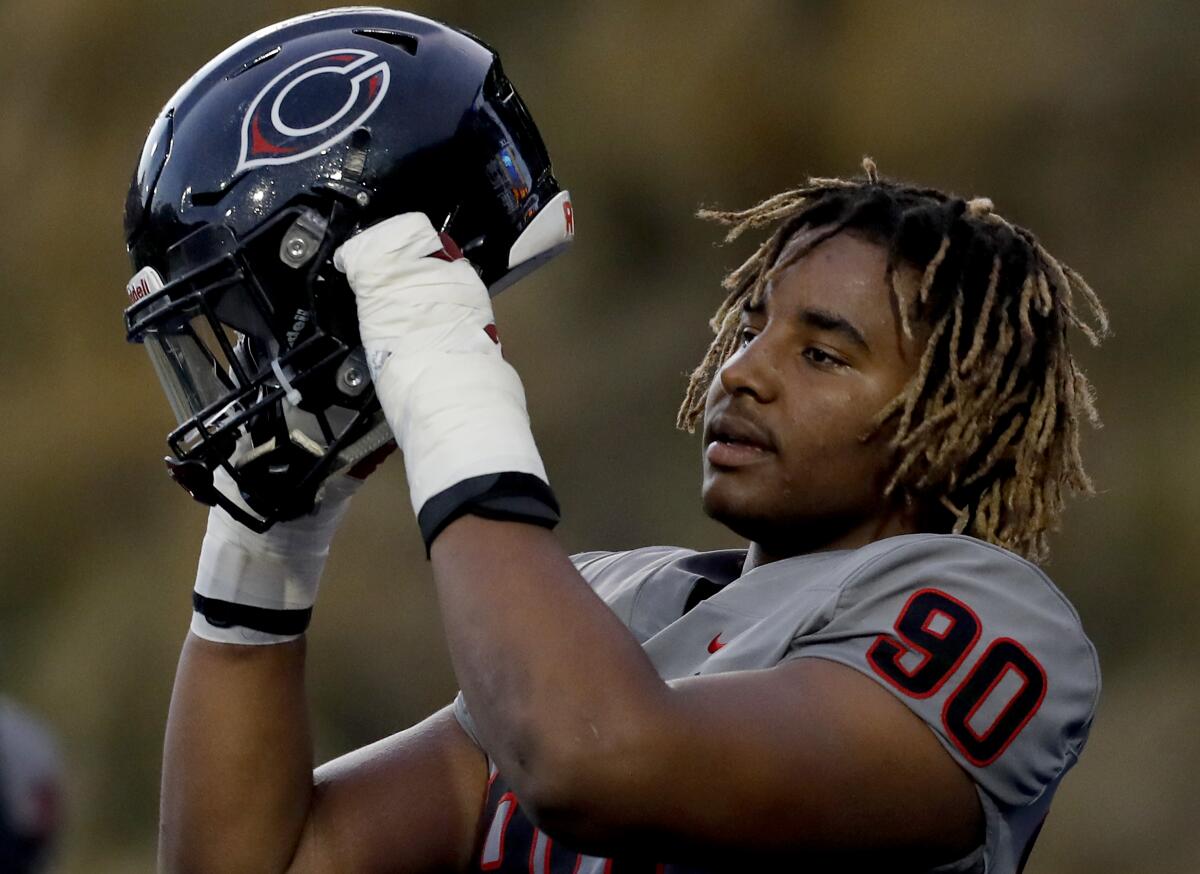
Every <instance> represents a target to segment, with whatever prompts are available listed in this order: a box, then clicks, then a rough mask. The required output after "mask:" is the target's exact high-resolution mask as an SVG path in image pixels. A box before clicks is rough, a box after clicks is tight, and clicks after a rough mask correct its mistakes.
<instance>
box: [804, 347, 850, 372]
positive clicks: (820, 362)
mask: <svg viewBox="0 0 1200 874" xmlns="http://www.w3.org/2000/svg"><path fill="white" fill-rule="evenodd" d="M801 354H803V355H804V357H805V358H807V359H808V360H809V361H811V362H812V363H813V364H814V365H816V366H817V367H824V368H829V369H832V368H838V367H845V366H846V362H845V361H843V360H842V359H840V358H837V357H835V356H833V355H830V354H829V353H828V352H826V351H825V350H824V349H820V348H818V347H816V346H809V347H807V348H806V349H805V350H804V352H803V353H801Z"/></svg>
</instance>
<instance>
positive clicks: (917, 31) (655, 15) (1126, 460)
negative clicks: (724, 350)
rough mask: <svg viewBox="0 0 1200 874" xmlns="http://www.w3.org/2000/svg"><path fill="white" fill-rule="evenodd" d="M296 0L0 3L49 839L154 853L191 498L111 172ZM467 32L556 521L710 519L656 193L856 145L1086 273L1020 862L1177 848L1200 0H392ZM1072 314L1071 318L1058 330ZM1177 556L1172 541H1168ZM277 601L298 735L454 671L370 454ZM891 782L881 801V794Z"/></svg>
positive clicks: (1185, 830) (5, 343) (784, 174)
mask: <svg viewBox="0 0 1200 874" xmlns="http://www.w3.org/2000/svg"><path fill="white" fill-rule="evenodd" d="M321 5H322V4H320V3H314V2H311V0H292V2H287V3H284V2H276V0H262V2H253V3H247V2H242V0H208V2H205V3H176V2H163V0H107V2H105V3H96V2H85V0H40V2H37V3H35V2H32V0H0V34H4V36H5V40H4V42H5V48H4V51H3V52H0V180H2V190H3V196H2V197H0V299H2V301H3V311H2V314H0V429H2V430H0V433H2V434H3V437H4V441H3V447H4V451H3V452H2V453H0V484H2V485H0V488H2V489H3V496H4V500H3V501H0V692H2V693H4V694H5V695H7V696H10V697H11V698H12V699H13V700H16V701H19V702H21V703H22V704H23V705H24V706H25V707H26V708H27V709H28V710H29V711H30V712H31V713H33V714H35V715H36V716H37V717H39V718H41V719H43V720H45V721H46V722H48V723H49V724H51V725H53V726H54V727H55V729H56V731H57V733H58V736H59V743H60V746H61V751H62V756H63V759H64V761H65V766H66V769H67V774H68V778H67V803H66V817H67V830H66V833H65V837H64V841H63V845H62V847H61V852H60V853H59V867H58V869H56V870H61V871H68V872H126V871H149V870H152V868H153V859H154V843H155V825H156V811H157V794H158V774H159V756H160V750H161V743H162V735H163V728H164V722H165V718H166V712H167V703H168V699H169V693H170V687H171V682H172V675H173V671H174V663H175V659H176V655H177V652H178V648H179V645H180V643H181V641H182V639H183V636H184V632H185V630H186V627H187V623H188V618H189V613H190V610H189V591H190V585H191V581H192V577H193V573H194V567H195V561H196V557H197V554H198V549H199V542H200V538H201V534H202V532H203V529H204V517H205V511H204V510H203V508H201V507H200V506H199V505H196V504H193V503H191V502H190V501H189V500H188V499H187V498H186V496H185V495H184V494H183V492H182V491H181V490H180V489H179V488H178V487H177V486H175V485H173V484H172V483H171V482H170V481H169V480H168V479H167V477H166V476H165V475H164V470H163V467H162V464H161V462H160V460H159V459H160V458H161V456H162V455H163V454H164V450H165V445H164V443H163V437H164V435H165V433H166V431H167V430H168V428H169V427H170V426H171V424H172V419H171V415H170V412H169V410H168V407H167V404H166V402H165V400H164V398H163V396H162V393H161V391H160V389H159V387H158V384H157V380H156V379H155V378H154V376H153V375H152V371H151V369H150V367H149V365H148V363H147V361H146V357H145V354H144V353H143V352H142V351H141V350H140V349H138V348H136V347H132V346H127V345H125V343H124V341H123V330H122V323H121V309H122V307H123V305H124V303H125V294H124V291H123V285H124V283H125V281H126V279H127V278H128V276H129V274H130V273H131V271H130V269H129V266H128V262H127V260H126V257H125V253H124V247H123V243H122V234H121V209H122V205H123V201H124V196H125V190H126V186H127V184H128V181H129V177H130V174H131V172H132V170H133V166H134V163H135V161H136V158H137V155H138V153H139V150H140V148H141V144H142V141H143V138H144V136H145V133H146V130H147V128H148V126H149V124H150V122H151V121H152V120H153V118H154V116H155V114H156V113H157V112H158V110H159V108H160V106H161V105H162V104H163V102H164V101H165V100H166V99H167V98H168V97H169V96H170V95H171V93H172V92H173V91H174V90H175V88H176V87H177V86H178V85H179V84H180V83H182V81H183V80H184V79H185V78H186V77H187V76H188V75H190V74H191V73H192V71H193V70H194V69H196V68H197V67H199V66H200V65H201V64H202V63H204V62H205V61H207V60H208V59H209V58H210V57H211V56H212V55H214V54H216V53H217V52H218V51H220V50H221V49H223V48H224V47H225V46H226V45H228V44H229V43H231V42H233V41H235V40H236V39H238V38H240V37H241V36H243V35H244V34H245V33H248V32H250V31H251V30H253V29H256V28H258V27H261V26H263V25H266V24H268V23H271V22H273V21H276V20H278V19H281V18H285V17H288V16H290V15H294V14H298V13H301V12H305V11H310V10H315V9H318V8H321ZM407 8H408V9H410V10H411V11H414V12H419V13H422V14H427V15H430V16H432V17H436V18H440V19H442V20H444V21H447V22H449V23H452V24H455V25H458V26H460V27H463V28H466V29H468V30H471V31H473V32H475V33H477V34H479V35H480V36H482V37H483V38H484V39H486V40H487V41H488V42H490V43H491V44H492V45H494V46H495V47H496V48H497V49H498V50H499V51H500V52H501V55H502V57H503V59H504V63H505V67H506V69H507V71H508V73H509V75H510V76H511V78H512V79H513V81H514V82H515V83H516V84H517V87H518V88H519V89H520V91H521V93H522V95H523V96H524V97H525V100H526V102H527V103H528V104H529V106H530V108H531V110H532V111H533V114H534V116H535V118H536V119H537V121H538V123H539V126H540V127H541V130H542V132H543V134H544V135H545V137H546V140H547V142H548V143H549V145H550V148H551V153H552V155H553V157H554V162H555V167H556V170H557V172H558V175H559V178H560V179H561V180H562V181H563V183H564V184H565V185H567V186H568V187H569V188H570V189H571V192H572V194H573V199H574V203H575V210H576V216H577V227H578V231H579V235H578V239H577V243H576V246H575V249H574V251H573V252H572V253H571V254H569V255H568V256H566V257H564V258H562V259H560V260H559V261H557V262H555V263H554V264H553V265H551V266H550V267H548V268H546V269H544V270H542V271H541V272H539V273H537V274H536V275H535V276H534V277H533V278H531V279H529V280H527V281H526V282H524V283H523V284H521V285H519V286H518V287H517V288H516V289H515V290H512V291H510V292H507V293H505V294H504V295H503V296H502V297H501V298H500V299H499V301H498V306H497V310H498V316H499V318H500V320H501V323H502V326H503V330H504V335H505V349H506V352H507V353H508V355H509V357H510V358H511V359H512V360H513V361H514V362H515V363H516V365H517V367H518V368H519V369H520V370H521V372H522V373H523V374H524V377H525V383H526V388H527V391H528V395H529V402H530V410H531V413H532V416H533V420H534V424H535V430H536V433H537V436H538V439H539V443H540V445H541V448H542V451H543V455H544V457H545V460H546V463H547V468H548V469H549V470H550V472H551V475H552V478H553V480H554V483H555V486H556V488H557V490H558V494H559V497H560V499H561V500H562V503H563V506H564V508H565V521H564V524H563V525H562V527H561V528H560V532H561V535H562V537H563V539H564V540H565V541H566V543H567V544H568V545H569V547H571V548H572V549H584V548H592V549H600V548H608V549H613V548H627V547H633V546H638V545H644V544H647V543H651V542H661V543H678V544H682V545H689V546H695V547H715V546H725V545H732V544H734V543H735V542H736V541H734V540H733V538H732V537H731V536H730V535H729V534H728V533H726V532H724V531H723V530H721V529H720V528H718V527H717V526H715V525H714V524H713V523H711V522H708V521H707V520H706V519H705V518H704V517H703V516H702V514H701V513H700V511H699V500H698V462H699V451H700V450H699V443H698V439H697V438H694V437H689V436H688V435H685V434H680V433H677V432H676V431H675V430H674V427H673V422H674V417H675V409H676V406H677V403H678V401H679V398H680V396H681V392H682V390H683V387H684V384H685V381H686V373H687V372H688V371H689V370H690V368H691V367H692V366H693V364H694V363H695V362H696V361H697V360H698V358H699V356H700V355H701V354H702V352H703V350H704V348H705V345H706V343H707V340H708V337H709V334H708V328H707V325H706V320H707V318H708V316H709V314H710V311H711V309H712V308H713V307H714V306H715V305H716V303H717V301H718V300H719V298H720V296H721V291H720V289H719V286H718V283H719V280H720V277H721V275H722V274H723V273H724V271H725V270H727V269H728V268H730V267H732V266H734V265H735V264H737V263H739V262H740V260H741V258H742V257H744V256H745V255H746V254H747V248H746V247H745V246H741V247H739V246H733V247H729V248H723V247H718V246H717V245H715V243H716V242H717V241H718V239H719V236H720V235H719V232H718V229H716V228H715V227H710V226H707V225H705V224H704V223H701V222H698V221H696V220H694V219H693V218H692V217H691V216H692V213H693V212H694V211H695V209H696V208H697V207H699V206H702V205H719V206H726V207H739V206H746V205H749V204H751V203H753V202H755V201H757V200H758V199H760V198H762V197H765V196H767V195H769V194H772V193H774V192H775V191H777V190H780V189H782V188H784V187H787V186H791V185H794V184H795V183H797V182H799V181H801V180H802V179H803V178H804V176H805V175H806V174H809V173H812V174H816V175H846V174H852V173H855V172H857V171H858V167H859V161H860V159H861V157H862V155H863V154H870V155H872V156H873V157H874V158H875V159H876V160H877V161H878V163H879V166H880V168H881V170H882V171H883V172H884V173H886V174H889V175H893V176H898V177H903V178H908V179H911V180H917V181H921V182H924V183H929V184H932V185H937V186H940V187H944V188H949V189H952V190H954V191H956V192H958V193H960V194H962V195H973V194H981V195H988V196H990V197H992V198H993V199H994V201H995V203H996V206H997V210H998V211H999V212H1000V213H1001V214H1003V215H1005V216H1007V217H1008V218H1010V219H1012V220H1014V221H1017V222H1019V223H1021V224H1024V225H1026V226H1028V227H1031V228H1033V229H1034V230H1035V231H1036V232H1037V233H1038V234H1039V236H1040V237H1041V238H1042V240H1043V241H1044V242H1045V244H1046V245H1047V247H1048V248H1049V249H1050V250H1051V251H1052V252H1054V253H1055V254H1057V255H1059V256H1060V257H1062V258H1063V259H1065V260H1066V261H1068V262H1069V263H1070V264H1071V265H1073V266H1074V267H1075V268H1077V269H1078V270H1079V271H1081V272H1082V273H1083V274H1084V275H1085V276H1086V277H1088V278H1089V279H1090V280H1091V282H1092V284H1093V285H1094V286H1095V288H1096V289H1097V290H1098V291H1099V293H1100V295H1101V297H1102V299H1103V300H1104V301H1105V302H1106V303H1107V305H1108V307H1109V309H1110V312H1111V315H1112V320H1113V324H1114V326H1115V330H1116V334H1115V336H1114V337H1113V338H1112V339H1111V340H1110V341H1109V342H1108V343H1107V344H1106V346H1105V347H1104V348H1102V349H1100V350H1098V351H1092V350H1090V349H1086V348H1081V349H1080V354H1081V357H1082V359H1083V361H1084V363H1085V365H1086V369H1087V370H1088V372H1089V374H1090V375H1091V377H1092V379H1093V381H1094V382H1095V384H1096V386H1097V389H1098V392H1099V398H1100V408H1101V411H1102V413H1103V416H1104V419H1105V422H1106V427H1105V428H1104V429H1103V430H1101V431H1098V432H1094V433H1089V434H1087V435H1086V444H1085V456H1086V458H1087V459H1088V461H1089V463H1090V467H1091V470H1092V473H1093V474H1094V476H1095V479H1096V481H1097V483H1098V485H1099V488H1100V490H1101V492H1102V494H1101V495H1100V497H1098V498H1096V499H1094V500H1091V501H1086V502H1080V503H1077V504H1075V505H1073V506H1072V507H1071V508H1070V509H1069V511H1068V514H1067V517H1066V524H1065V529H1064V531H1063V533H1062V534H1061V535H1060V536H1058V537H1057V538H1056V540H1055V552H1054V555H1053V558H1052V561H1051V563H1050V565H1049V566H1048V568H1047V570H1048V572H1049V573H1050V574H1051V576H1052V577H1053V578H1054V579H1055V580H1056V581H1057V582H1058V584H1059V585H1060V586H1061V587H1062V588H1063V589H1064V590H1065V591H1066V593H1067V594H1068V595H1069V597H1070V598H1071V599H1072V600H1073V601H1074V603H1075V604H1076V605H1077V607H1078V608H1079V611H1080V613H1081V614H1082V616H1083V620H1084V624H1085V626H1086V627H1087V629H1088V630H1089V632H1090V634H1091V636H1092V638H1093V639H1094V640H1095V642H1096V644H1097V646H1098V648H1099V651H1100V654H1101V659H1102V663H1103V668H1104V680H1105V689H1104V694H1103V697H1102V699H1101V707H1100V711H1099V715H1098V717H1097V721H1096V724H1095V728H1094V730H1093V732H1092V737H1091V742H1090V744H1089V747H1088V750H1087V754H1086V755H1085V756H1084V758H1083V760H1082V763H1081V764H1080V765H1079V766H1078V767H1077V768H1076V770H1075V771H1074V772H1073V773H1072V774H1071V775H1070V776H1069V777H1068V778H1067V780H1066V781H1065V783H1064V785H1063V788H1062V789H1061V791H1060V793H1059V797H1058V800H1057V802H1056V804H1055V806H1054V810H1053V812H1052V814H1051V817H1050V821H1049V824H1048V827H1047V828H1046V829H1045V831H1044V833H1043V836H1042V838H1041V840H1040V842H1039V845H1038V847H1037V849H1036V850H1035V852H1034V854H1033V858H1032V862H1031V864H1030V866H1029V869H1028V870H1029V871H1030V872H1033V874H1075V872H1096V871H1104V872H1142V871H1148V870H1152V871H1155V872H1158V874H1176V872H1178V874H1185V872H1187V874H1195V872H1197V871H1200V831H1198V830H1197V829H1196V828H1195V824H1196V817H1197V811H1200V792H1198V791H1197V789H1196V785H1195V783H1196V780H1195V775H1196V774H1197V773H1200V731H1197V727H1196V726H1197V719H1198V718H1200V682H1197V679H1198V678H1197V670H1196V660H1195V658H1194V652H1195V648H1194V634H1195V629H1196V628H1197V627H1198V623H1200V599H1198V598H1197V596H1196V588H1195V587H1196V582H1197V580H1196V572H1195V555H1196V553H1195V548H1196V547H1195V536H1194V534H1193V531H1194V528H1195V526H1196V525H1197V523H1200V393H1198V388H1197V386H1198V382H1200V364H1198V363H1197V356H1196V352H1195V346H1196V339H1197V331H1196V329H1195V325H1196V324H1197V323H1200V295H1198V294H1197V293H1196V292H1197V289H1196V279H1195V278H1196V276H1197V275H1198V274H1200V247H1198V246H1197V245H1196V244H1195V241H1194V234H1195V233H1196V230H1197V228H1198V227H1200V224H1198V222H1197V192H1198V191H1200V188H1198V187H1197V182H1198V177H1197V172H1196V157H1197V156H1198V155H1200V52H1198V51H1197V49H1196V46H1197V37H1198V36H1200V7H1198V6H1196V5H1195V4H1188V3H1164V2H1136V3H1135V2H1106V3H1083V2H1061V3H1053V4H1051V3H1033V2H1015V3H1004V4H982V3H964V4H950V3H922V2H918V3H903V4H900V3H884V2H875V3H867V2H863V3H818V2H798V0H793V2H782V0H774V2H767V0H761V2H760V0H747V2H738V3H736V4H735V3H729V2H715V0H706V2H689V3H683V2H662V3H653V4H651V3H633V2H606V3H594V2H592V3H584V2H572V0H555V2H548V0H546V2H521V3H507V4H499V3H488V2H482V0H476V2H471V0H461V2H441V3H436V2H423V0H410V2H409V3H408V4H407ZM1080 345H1081V346H1082V345H1084V344H1080ZM1188 556H1192V558H1188ZM321 601H322V603H321V605H320V609H318V610H317V613H316V619H315V622H314V626H313V629H312V631H311V635H310V636H311V643H310V666H311V675H310V688H311V693H312V702H313V711H314V721H315V730H316V735H317V740H318V747H319V748H318V756H319V757H320V758H321V759H324V758H328V757H330V756H333V755H336V754H338V753H341V752H343V751H345V750H348V749H350V748H352V747H355V746H358V745H360V744H363V743H365V742H367V741H370V740H373V739H375V738H377V737H379V736H382V735H384V734H387V733H391V732H393V731H395V730H398V729H400V728H403V727H405V726H407V725H409V724H411V723H412V722H414V721H415V720H417V719H419V718H421V717H423V716H425V715H426V714H427V713H429V712H431V711H432V710H434V709H435V708H437V707H439V706H440V705H442V704H443V703H444V702H446V701H447V700H448V699H449V698H450V696H451V695H452V693H453V690H454V680H453V677H452V675H451V673H450V671H449V668H448V665H447V659H446V655H445V652H444V649H443V644H442V641H441V636H440V631H439V628H438V623H437V618H436V615H435V612H434V604H433V601H432V592H431V586H430V574H429V567H428V565H427V563H426V562H425V560H424V557H423V551H422V548H421V545H420V541H419V539H418V537H417V534H416V531H415V526H414V525H413V523H412V519H411V512H410V510H409V508H408V504H407V495H406V493H405V488H404V483H403V471H402V465H401V464H399V463H396V462H393V463H391V464H389V465H387V466H385V468H384V469H383V470H382V471H381V473H380V474H379V475H377V476H376V477H375V478H374V479H373V480H372V481H371V482H370V483H369V484H368V486H367V488H366V490H365V492H364V494H363V496H362V497H360V498H359V500H358V501H357V505H356V506H355V507H354V508H353V511H352V514H351V518H350V521H349V523H348V524H346V525H345V526H344V530H343V532H342V534H341V535H340V539H339V541H338V543H336V544H335V550H334V555H333V558H332V560H331V562H330V566H329V568H328V570H327V572H326V577H325V585H324V587H323V594H322V599H321ZM915 803H917V802H915Z"/></svg>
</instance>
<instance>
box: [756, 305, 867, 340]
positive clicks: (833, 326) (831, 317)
mask: <svg viewBox="0 0 1200 874" xmlns="http://www.w3.org/2000/svg"><path fill="white" fill-rule="evenodd" d="M765 310H766V305H765V302H763V301H759V303H758V305H757V306H751V304H750V302H749V301H747V302H746V303H745V304H743V305H742V312H743V313H745V314H746V315H757V314H760V313H762V312H763V311H765ZM796 320H797V321H798V322H800V323H801V324H803V325H808V326H809V327H812V328H816V329H817V330H818V331H832V332H834V333H835V334H841V335H842V336H843V337H845V338H846V339H847V340H849V341H850V342H851V343H854V345H856V346H860V347H861V348H862V349H864V350H865V351H867V352H870V351H871V347H870V345H869V344H868V343H867V338H866V337H864V336H863V335H862V331H860V330H859V329H858V328H856V327H854V325H852V324H851V323H850V322H849V321H847V320H846V319H845V318H843V317H842V316H839V315H838V314H837V313H834V312H830V311H829V310H822V309H817V308H816V307H805V308H804V309H802V310H800V312H799V313H797V315H796Z"/></svg>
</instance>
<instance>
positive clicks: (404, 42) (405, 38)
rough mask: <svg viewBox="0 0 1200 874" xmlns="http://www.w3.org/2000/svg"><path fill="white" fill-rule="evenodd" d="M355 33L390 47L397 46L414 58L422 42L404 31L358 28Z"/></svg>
mask: <svg viewBox="0 0 1200 874" xmlns="http://www.w3.org/2000/svg"><path fill="white" fill-rule="evenodd" d="M354 32H355V33H357V34H358V35H359V36H365V37H370V38H371V39H377V40H379V41H380V42H385V43H387V44H388V45H391V46H396V47H397V48H400V49H403V50H404V51H406V52H408V53H409V54H410V55H412V56H413V57H416V54H417V44H418V43H419V42H420V40H419V39H417V37H415V36H413V35H412V34H411V33H405V32H404V31H402V30H385V29H382V28H376V27H356V28H355V29H354Z"/></svg>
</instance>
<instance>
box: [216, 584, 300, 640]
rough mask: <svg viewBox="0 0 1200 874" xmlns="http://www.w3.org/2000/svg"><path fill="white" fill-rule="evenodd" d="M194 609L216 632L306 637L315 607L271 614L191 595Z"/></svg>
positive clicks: (230, 602)
mask: <svg viewBox="0 0 1200 874" xmlns="http://www.w3.org/2000/svg"><path fill="white" fill-rule="evenodd" d="M192 609H194V610H195V611H196V612H197V613H199V614H200V615H201V616H203V617H204V618H205V620H206V621H207V622H208V624H209V625H213V626H215V627H217V628H232V627H234V626H240V627H241V628H250V629H253V630H254V631H265V632H266V633H267V634H279V635H284V634H288V635H292V634H303V633H304V631H305V629H307V628H308V623H309V621H310V620H311V619H312V607H306V608H304V609H301V610H268V609H267V608H266V607H249V606H247V605H245V604H235V603H233V602H232V601H222V600H220V599H219V598H206V597H204V596H203V595H201V594H200V593H199V592H192Z"/></svg>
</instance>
